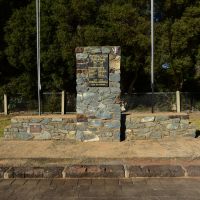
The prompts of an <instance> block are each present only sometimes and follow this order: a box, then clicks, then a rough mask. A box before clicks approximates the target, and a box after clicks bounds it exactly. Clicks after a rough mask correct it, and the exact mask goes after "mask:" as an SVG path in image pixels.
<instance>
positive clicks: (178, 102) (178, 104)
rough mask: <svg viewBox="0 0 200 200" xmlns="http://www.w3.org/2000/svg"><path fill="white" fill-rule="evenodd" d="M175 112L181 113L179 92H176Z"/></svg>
mask: <svg viewBox="0 0 200 200" xmlns="http://www.w3.org/2000/svg"><path fill="white" fill-rule="evenodd" d="M176 111H177V113H180V112H181V98H180V91H176Z"/></svg>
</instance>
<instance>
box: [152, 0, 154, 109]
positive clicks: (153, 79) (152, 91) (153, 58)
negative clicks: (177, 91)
mask: <svg viewBox="0 0 200 200" xmlns="http://www.w3.org/2000/svg"><path fill="white" fill-rule="evenodd" d="M151 90H152V99H151V100H152V102H151V103H152V113H153V112H154V105H153V104H154V0H151Z"/></svg>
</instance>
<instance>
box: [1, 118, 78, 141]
mask: <svg viewBox="0 0 200 200" xmlns="http://www.w3.org/2000/svg"><path fill="white" fill-rule="evenodd" d="M4 137H5V138H6V139H19V140H30V139H35V140H49V139H54V140H65V139H69V140H75V138H76V115H65V116H61V115H58V116H24V117H23V116H19V117H14V118H12V119H11V125H10V126H9V127H6V128H5V130H4Z"/></svg>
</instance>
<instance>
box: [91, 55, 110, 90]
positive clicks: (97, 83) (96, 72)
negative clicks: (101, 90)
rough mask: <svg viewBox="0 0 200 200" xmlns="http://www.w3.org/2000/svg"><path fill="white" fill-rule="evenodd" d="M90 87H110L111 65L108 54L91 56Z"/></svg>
mask: <svg viewBox="0 0 200 200" xmlns="http://www.w3.org/2000/svg"><path fill="white" fill-rule="evenodd" d="M89 60H90V61H89V66H88V71H89V86H90V87H108V86H109V73H108V72H109V64H108V54H92V55H89Z"/></svg>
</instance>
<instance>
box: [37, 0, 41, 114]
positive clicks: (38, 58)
mask: <svg viewBox="0 0 200 200" xmlns="http://www.w3.org/2000/svg"><path fill="white" fill-rule="evenodd" d="M36 24H37V76H38V114H39V115H41V105H40V104H41V102H40V91H41V82H40V0H36Z"/></svg>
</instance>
